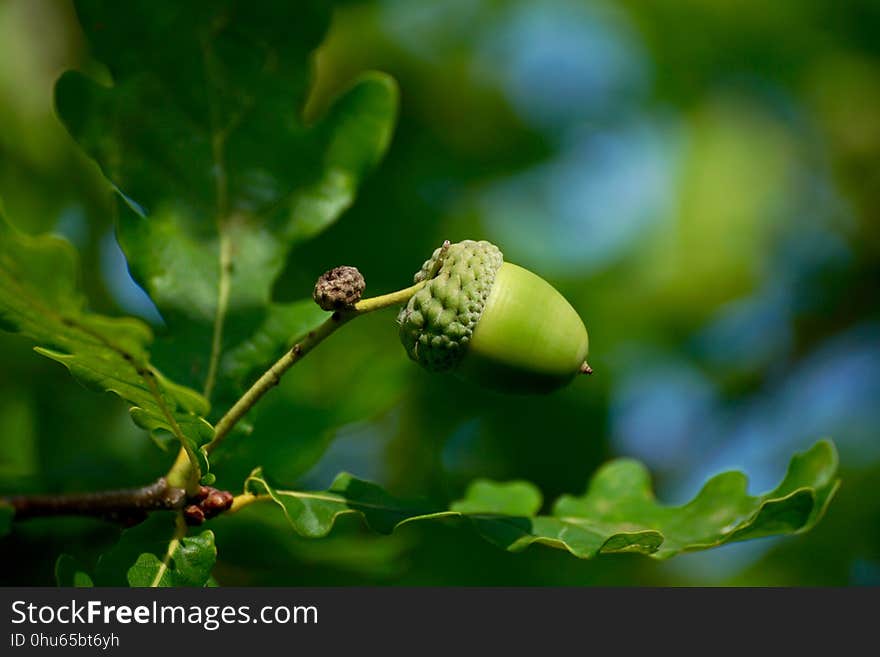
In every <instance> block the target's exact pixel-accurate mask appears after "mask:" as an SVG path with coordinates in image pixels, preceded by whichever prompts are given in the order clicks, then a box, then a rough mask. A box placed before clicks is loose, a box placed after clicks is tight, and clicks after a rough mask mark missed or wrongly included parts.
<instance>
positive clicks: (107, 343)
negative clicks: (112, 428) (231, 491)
mask: <svg viewBox="0 0 880 657" xmlns="http://www.w3.org/2000/svg"><path fill="white" fill-rule="evenodd" d="M77 274H78V261H77V255H76V251H75V250H74V249H73V247H72V246H71V245H70V244H69V243H68V242H66V241H65V240H63V239H61V238H58V237H54V236H51V235H44V236H39V237H31V236H28V235H25V234H23V233H20V232H18V231H17V230H16V229H15V228H13V227H12V225H10V224H9V223H8V221H7V220H6V218H5V217H4V216H3V215H2V214H0V328H4V329H6V330H8V331H13V332H17V333H20V334H22V335H24V336H26V337H28V338H30V339H32V340H34V341H35V342H37V343H38V344H39V345H40V346H38V347H36V351H37V352H38V353H40V354H42V355H43V356H46V357H47V358H51V359H53V360H56V361H58V362H59V363H61V364H62V365H64V366H65V367H66V368H67V369H68V370H69V371H70V373H71V374H72V375H73V376H74V377H75V378H76V379H77V380H78V381H80V382H81V383H83V384H84V385H86V386H87V387H89V388H92V389H94V390H97V391H100V392H105V391H106V392H112V393H114V394H116V395H118V396H119V397H121V398H122V399H124V400H125V401H127V402H129V403H131V404H133V405H134V406H133V407H132V408H131V416H132V419H133V420H134V421H135V422H136V423H137V424H138V425H139V426H141V427H143V428H145V429H147V430H148V431H150V432H151V433H152V434H153V435H156V436H159V435H162V434H168V435H171V436H173V437H174V438H176V439H177V440H178V441H179V442H180V443H181V444H182V445H184V446H186V447H187V449H189V450H190V451H191V452H192V453H194V454H197V455H200V456H201V457H202V466H203V474H204V473H207V461H206V460H204V454H203V453H202V451H201V450H200V447H201V446H202V445H204V444H205V443H206V442H207V441H209V440H210V439H211V437H212V435H213V428H212V427H211V425H210V424H208V423H207V422H206V421H205V420H204V419H203V418H202V416H203V415H205V414H207V412H208V402H207V401H206V400H205V399H204V397H202V396H201V395H199V394H198V393H196V392H195V391H193V390H190V389H188V388H185V387H183V386H180V385H178V384H176V383H173V382H172V381H169V380H168V379H167V378H165V377H164V376H163V375H162V373H161V372H159V371H158V370H157V369H156V368H155V367H153V365H152V364H151V363H150V354H149V351H148V347H149V346H150V343H151V341H152V338H153V336H152V332H151V331H150V328H149V327H148V326H147V325H146V324H144V323H143V322H141V321H140V320H137V319H134V318H131V317H105V316H103V315H97V314H94V313H91V312H89V311H88V310H86V299H85V297H84V296H83V294H82V292H81V290H80V289H79V286H78V279H77Z"/></svg>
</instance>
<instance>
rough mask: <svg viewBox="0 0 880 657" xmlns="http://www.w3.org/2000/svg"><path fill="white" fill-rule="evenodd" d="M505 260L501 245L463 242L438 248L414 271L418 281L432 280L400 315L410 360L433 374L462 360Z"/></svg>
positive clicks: (403, 337) (402, 334) (413, 297)
mask: <svg viewBox="0 0 880 657" xmlns="http://www.w3.org/2000/svg"><path fill="white" fill-rule="evenodd" d="M503 262H504V257H503V255H502V254H501V251H500V249H498V247H497V246H495V245H494V244H491V243H489V242H485V241H480V242H475V241H473V240H465V241H463V242H458V243H456V244H448V245H444V246H443V247H440V248H438V249H437V250H435V251H434V254H433V255H432V256H431V258H430V259H429V260H427V261H425V264H424V265H422V268H421V269H420V270H419V271H418V272H417V273H416V275H415V282H416V283H419V282H421V281H423V280H425V279H430V280H429V281H428V283H427V284H426V285H425V287H423V288H422V289H421V290H419V291H418V292H416V293H415V294H414V295H413V296H412V298H410V300H409V302H407V304H406V305H405V306H404V307H403V308H402V309H401V310H400V313H399V314H398V316H397V322H398V324H400V339H401V342H403V346H404V347H405V348H406V352H407V353H408V354H409V357H410V358H411V359H413V360H414V361H416V362H418V363H419V364H421V365H422V366H423V367H425V368H426V369H428V370H431V371H433V372H445V371H449V370H451V369H453V368H454V367H455V366H456V365H457V364H458V363H459V361H460V360H461V359H462V358H463V357H464V354H465V351H466V349H465V348H466V347H467V344H468V342H469V341H470V339H471V336H472V335H473V332H474V328H475V327H476V325H477V322H478V321H479V319H480V316H481V315H482V313H483V308H484V307H485V305H486V300H487V299H488V297H489V293H490V292H491V291H492V285H493V284H494V282H495V275H496V273H497V272H498V269H499V268H500V267H501V265H502V263H503ZM438 265H439V268H438Z"/></svg>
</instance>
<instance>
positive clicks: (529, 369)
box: [397, 240, 592, 394]
mask: <svg viewBox="0 0 880 657" xmlns="http://www.w3.org/2000/svg"><path fill="white" fill-rule="evenodd" d="M426 279H428V282H427V284H426V285H425V286H424V287H423V288H422V289H420V290H419V291H418V292H416V294H414V295H413V296H412V297H411V298H410V300H409V301H408V302H407V304H406V306H404V307H403V308H402V309H401V311H400V313H399V315H398V317H397V321H398V323H399V324H400V339H401V342H403V346H404V347H405V348H406V351H407V353H408V354H409V357H410V358H411V359H412V360H414V361H416V362H418V363H419V364H421V365H422V366H423V367H425V368H426V369H428V370H429V371H432V372H452V373H454V374H456V375H457V376H459V377H461V378H462V379H465V380H468V381H473V382H474V383H477V384H478V385H481V386H484V387H487V388H491V389H494V390H498V391H501V392H508V393H518V394H532V393H547V392H551V391H553V390H556V389H557V388H560V387H562V386H564V385H565V384H567V383H569V382H570V381H571V380H572V379H573V378H574V377H575V376H576V375H578V374H589V373H591V372H592V370H591V369H590V367H589V365H587V363H586V361H585V360H584V359H585V358H586V356H587V350H588V346H589V339H588V337H587V329H586V328H585V327H584V323H583V321H581V318H580V317H579V316H578V314H577V312H576V311H575V310H574V308H572V307H571V304H569V303H568V301H566V300H565V298H564V297H563V296H562V295H561V294H560V293H559V292H557V291H556V289H555V288H554V287H553V286H552V285H550V284H549V283H548V282H547V281H545V280H544V279H542V278H541V277H539V276H536V275H535V274H533V273H532V272H530V271H528V270H527V269H523V268H522V267H519V266H517V265H514V264H512V263H509V262H504V258H503V256H502V253H501V251H500V250H499V249H498V247H496V246H495V245H494V244H491V243H489V242H485V241H481V242H475V241H472V240H465V241H463V242H458V243H456V244H448V243H447V244H444V245H443V246H442V247H440V248H439V249H437V250H436V251H434V254H433V256H432V257H431V259H430V260H428V261H426V262H425V264H424V265H422V268H421V269H420V270H419V272H418V273H417V274H416V275H415V282H416V283H419V282H421V281H423V280H426Z"/></svg>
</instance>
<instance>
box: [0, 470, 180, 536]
mask: <svg viewBox="0 0 880 657" xmlns="http://www.w3.org/2000/svg"><path fill="white" fill-rule="evenodd" d="M3 501H4V502H5V503H7V504H9V505H10V506H12V508H13V509H15V520H27V519H29V518H45V517H49V516H90V517H94V518H103V519H104V520H110V521H112V522H118V523H121V524H123V525H125V526H128V527H130V526H132V525H136V524H138V523H139V522H141V521H143V520H144V519H145V518H146V517H147V514H148V513H150V512H151V511H168V510H174V509H182V508H183V506H184V504H185V502H186V491H184V490H183V489H182V488H176V487H174V486H170V485H169V484H168V481H167V480H166V479H165V477H160V478H159V479H157V480H156V481H155V482H153V483H152V484H149V485H147V486H141V487H140V488H124V489H120V490H107V491H97V492H91V493H72V494H61V495H15V496H12V497H6V498H3Z"/></svg>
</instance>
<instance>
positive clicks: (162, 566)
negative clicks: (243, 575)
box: [95, 513, 217, 587]
mask: <svg viewBox="0 0 880 657" xmlns="http://www.w3.org/2000/svg"><path fill="white" fill-rule="evenodd" d="M174 518H175V516H174V514H170V513H154V514H151V515H150V517H149V518H148V519H147V520H145V521H144V522H142V523H141V524H139V525H137V526H135V527H132V528H131V529H126V530H125V531H123V532H122V536H121V537H120V539H119V542H118V543H117V544H116V545H115V546H114V547H113V548H112V549H111V550H109V551H108V552H106V553H105V554H103V555H101V558H100V559H99V560H98V564H97V566H96V567H95V583H96V584H97V585H98V586H198V587H200V586H206V585H207V584H208V580H209V578H210V576H211V569H212V568H213V567H214V563H215V561H216V560H217V548H216V547H215V545H214V534H213V532H211V531H209V530H206V531H203V532H201V533H200V534H197V535H195V536H183V537H179V536H178V533H177V527H176V525H175V522H174Z"/></svg>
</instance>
